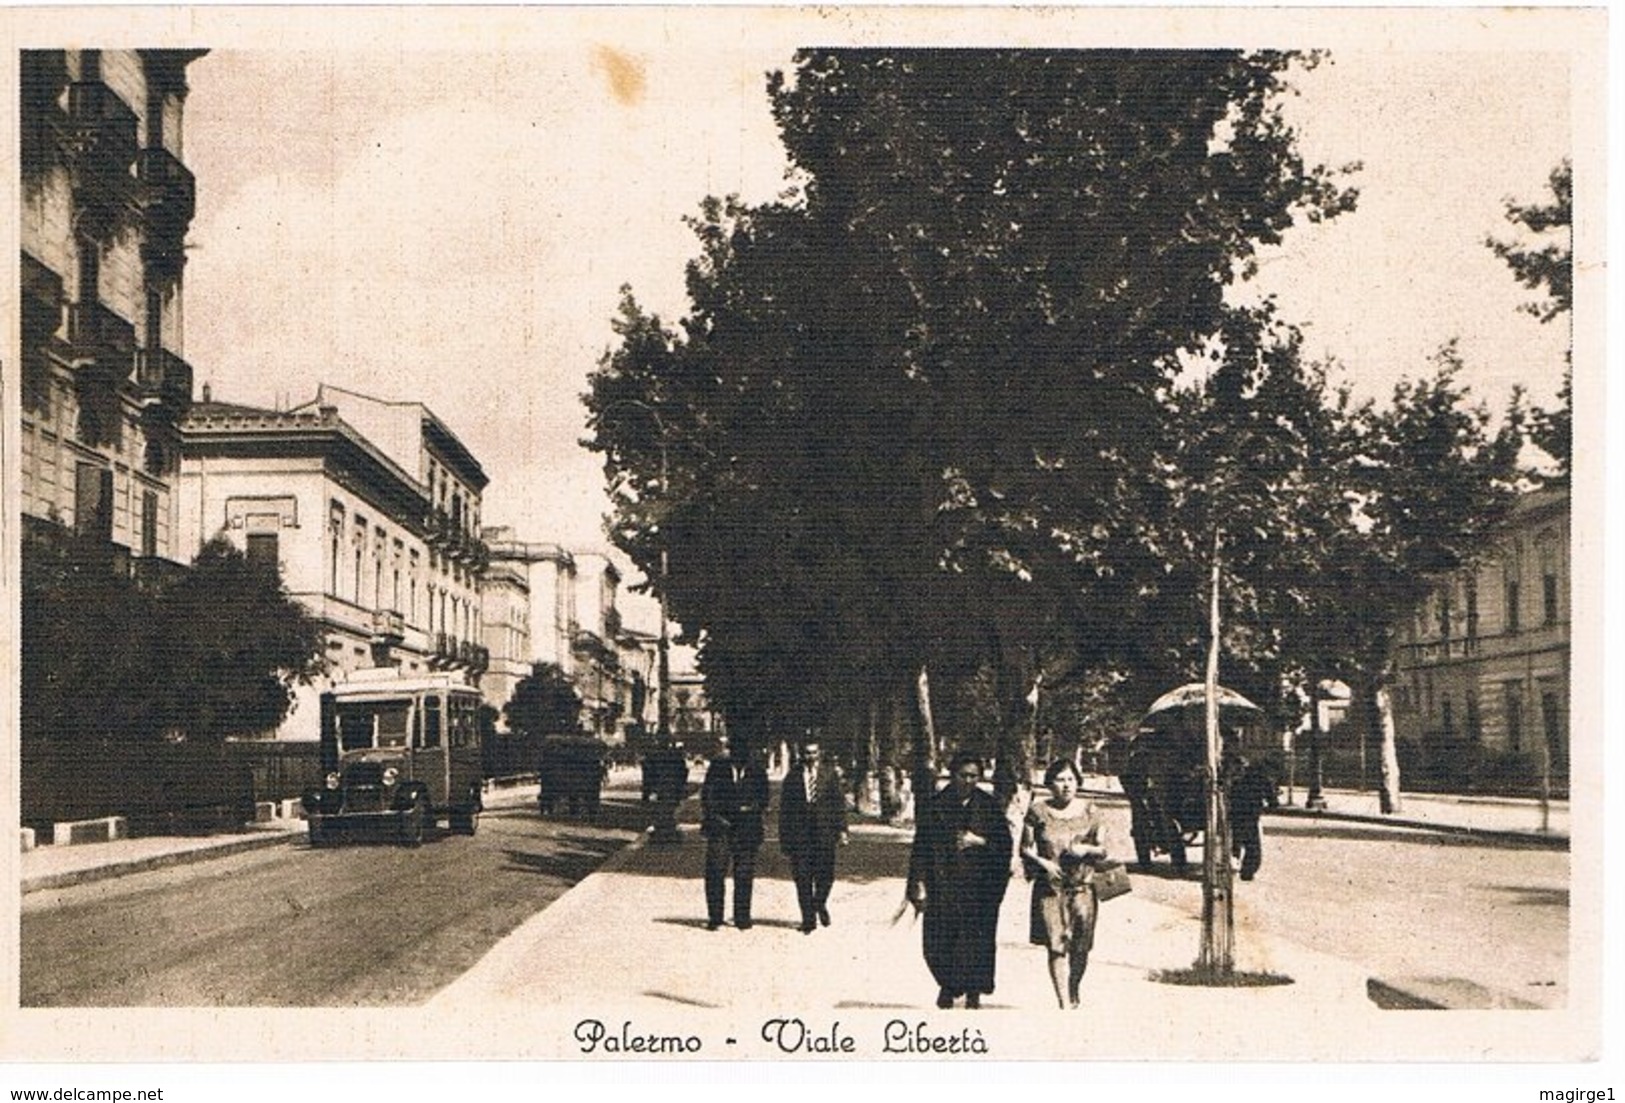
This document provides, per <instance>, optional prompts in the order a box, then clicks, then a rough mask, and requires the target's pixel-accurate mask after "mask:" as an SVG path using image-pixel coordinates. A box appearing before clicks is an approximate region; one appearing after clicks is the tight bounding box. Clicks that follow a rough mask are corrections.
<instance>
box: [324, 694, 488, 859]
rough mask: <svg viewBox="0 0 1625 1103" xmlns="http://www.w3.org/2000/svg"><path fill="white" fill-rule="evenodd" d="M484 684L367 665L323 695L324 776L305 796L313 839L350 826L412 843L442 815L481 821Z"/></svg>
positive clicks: (459, 826)
mask: <svg viewBox="0 0 1625 1103" xmlns="http://www.w3.org/2000/svg"><path fill="white" fill-rule="evenodd" d="M480 703H481V702H480V692H479V690H478V689H476V688H474V687H473V686H470V685H468V684H467V683H466V682H465V681H464V680H463V679H462V677H461V676H460V675H458V674H455V673H449V672H447V673H432V674H422V675H402V674H400V673H399V672H398V671H396V670H395V669H393V668H382V669H378V670H360V671H356V672H354V673H352V674H351V675H350V676H349V678H348V679H347V680H346V681H343V682H340V683H338V684H336V685H335V686H334V687H333V688H332V689H330V690H328V691H327V692H326V693H323V694H322V698H321V726H322V731H321V763H322V766H321V768H322V773H323V775H324V776H323V784H322V787H321V788H319V789H312V790H311V791H309V792H307V793H306V794H305V796H304V805H305V817H306V819H307V821H308V822H309V825H310V843H311V845H312V846H323V845H326V844H327V843H329V842H333V841H335V840H336V839H338V838H339V837H340V836H341V835H344V834H348V833H350V832H351V831H352V830H356V831H358V832H359V831H369V829H370V833H372V834H375V835H376V834H378V833H381V832H388V833H390V834H391V835H392V836H393V837H394V838H396V839H397V840H398V841H400V842H402V843H405V844H406V845H408V846H417V845H418V844H419V843H421V842H422V841H423V837H424V834H425V833H426V832H427V831H428V830H430V829H431V828H433V827H435V826H436V825H437V824H438V823H439V821H440V820H441V819H442V818H444V819H446V820H447V821H448V825H449V826H450V828H451V830H453V831H456V832H459V833H462V834H466V835H472V834H474V832H475V830H476V829H477V827H478V826H479V814H480V807H481V801H480V794H481V774H482V762H481V755H480V728H479V710H480Z"/></svg>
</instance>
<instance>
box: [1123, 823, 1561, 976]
mask: <svg viewBox="0 0 1625 1103" xmlns="http://www.w3.org/2000/svg"><path fill="white" fill-rule="evenodd" d="M1127 818H1128V817H1127V813H1126V811H1125V810H1123V809H1122V808H1121V807H1117V808H1114V809H1113V810H1112V812H1111V829H1112V830H1116V831H1118V832H1120V833H1119V834H1118V835H1117V838H1118V839H1119V840H1121V849H1122V850H1125V851H1128V850H1130V849H1131V848H1130V846H1129V841H1128V835H1127V831H1128V827H1127ZM1264 833H1265V839H1264V866H1263V869H1262V870H1261V871H1260V873H1259V875H1258V878H1257V879H1256V880H1254V881H1252V882H1248V883H1243V882H1240V881H1237V882H1236V915H1237V920H1238V928H1239V929H1240V931H1241V932H1242V933H1241V934H1240V935H1238V937H1245V931H1246V929H1247V928H1248V927H1253V926H1256V927H1258V928H1262V929H1266V930H1268V931H1269V932H1270V933H1271V934H1273V935H1276V936H1278V937H1281V938H1285V939H1288V940H1291V941H1293V942H1297V943H1299V944H1301V945H1304V946H1307V947H1310V948H1312V949H1315V950H1319V951H1320V952H1322V953H1326V954H1331V955H1334V956H1336V957H1339V958H1343V959H1344V960H1347V961H1354V962H1358V963H1360V964H1361V965H1363V966H1365V967H1366V968H1367V970H1368V971H1369V972H1370V973H1371V975H1372V976H1374V977H1379V978H1391V979H1400V978H1406V979H1414V978H1437V979H1438V980H1439V981H1441V982H1442V983H1443V985H1444V986H1446V987H1450V986H1453V987H1454V989H1455V991H1456V994H1457V995H1458V996H1465V998H1466V1000H1467V1002H1469V1003H1471V1002H1472V999H1473V995H1472V993H1473V990H1474V988H1475V987H1476V988H1477V989H1480V990H1482V992H1481V993H1480V994H1481V995H1484V994H1490V995H1497V994H1498V995H1505V996H1510V997H1512V999H1513V1000H1514V1001H1524V1002H1527V1003H1530V1004H1535V1005H1538V1006H1541V1007H1561V1006H1563V1005H1564V1004H1565V1002H1566V1000H1567V998H1568V939H1569V854H1568V852H1567V851H1565V850H1553V849H1549V848H1545V847H1537V846H1519V845H1515V844H1510V843H1505V842H1488V841H1485V840H1482V839H1473V838H1467V837H1464V836H1460V835H1443V834H1438V833H1435V832H1430V831H1416V830H1408V829H1403V828H1394V827H1389V826H1385V825H1383V824H1376V823H1354V822H1338V821H1323V822H1316V821H1313V820H1306V819H1291V818H1284V817H1266V818H1265V820H1264ZM1191 864H1192V867H1193V873H1192V879H1191V880H1187V881H1180V880H1177V879H1174V878H1173V877H1172V875H1171V871H1169V870H1168V868H1167V859H1166V858H1160V859H1158V861H1157V863H1156V864H1155V865H1154V869H1155V870H1156V875H1153V876H1139V877H1137V878H1136V881H1135V889H1136V891H1143V892H1147V893H1149V894H1151V895H1152V897H1153V898H1154V899H1156V900H1157V901H1158V902H1161V903H1168V904H1172V905H1174V906H1177V907H1179V908H1181V909H1182V910H1184V911H1186V912H1187V913H1188V914H1190V915H1192V916H1197V917H1199V916H1200V915H1201V907H1202V892H1201V884H1200V881H1199V880H1197V878H1199V877H1200V870H1201V850H1200V849H1196V850H1193V851H1192V852H1191ZM1193 950H1194V947H1193ZM1513 1005H1514V1006H1515V1004H1513Z"/></svg>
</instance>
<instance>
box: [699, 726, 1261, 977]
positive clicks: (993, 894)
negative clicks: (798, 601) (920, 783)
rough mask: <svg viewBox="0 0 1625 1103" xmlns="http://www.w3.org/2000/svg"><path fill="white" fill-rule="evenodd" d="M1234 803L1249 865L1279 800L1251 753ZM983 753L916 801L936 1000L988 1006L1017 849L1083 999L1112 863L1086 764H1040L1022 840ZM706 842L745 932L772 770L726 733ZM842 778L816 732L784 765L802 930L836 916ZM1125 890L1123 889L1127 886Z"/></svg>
mask: <svg viewBox="0 0 1625 1103" xmlns="http://www.w3.org/2000/svg"><path fill="white" fill-rule="evenodd" d="M1233 768H1234V769H1235V770H1236V771H1237V777H1238V779H1239V778H1245V779H1246V780H1245V781H1244V782H1242V781H1238V784H1237V785H1236V786H1235V790H1236V796H1235V798H1233V800H1232V804H1231V816H1232V823H1233V824H1234V825H1235V826H1236V828H1237V833H1236V836H1235V845H1236V847H1237V853H1238V856H1240V857H1241V858H1242V877H1243V879H1251V877H1252V876H1253V874H1254V873H1256V871H1257V869H1258V863H1259V838H1258V828H1257V812H1258V811H1260V810H1262V808H1263V807H1264V806H1265V805H1266V803H1267V802H1268V801H1271V800H1272V799H1273V796H1274V793H1273V784H1272V783H1271V781H1270V780H1269V779H1268V777H1267V776H1266V775H1265V774H1264V773H1263V772H1262V771H1260V770H1257V769H1248V766H1247V764H1246V763H1245V761H1244V760H1238V761H1236V762H1234V763H1233ZM984 771H985V764H984V763H983V761H982V759H981V758H980V757H979V756H978V755H975V754H971V753H968V752H961V753H959V754H956V755H955V756H954V757H953V759H952V761H951V762H950V763H949V770H948V783H947V784H946V785H944V786H943V787H942V788H941V789H940V790H938V791H937V792H936V793H935V794H932V795H931V796H929V797H928V798H926V799H925V800H924V801H922V802H921V805H920V806H919V808H918V809H917V811H916V829H915V834H914V842H913V847H912V849H911V851H910V857H909V868H908V878H907V885H906V899H907V902H908V904H909V905H912V906H913V908H914V909H915V912H916V913H917V914H918V915H920V916H921V917H923V923H922V928H923V948H924V954H925V964H926V967H927V968H928V969H929V970H930V972H931V976H932V977H933V978H934V979H935V981H936V983H937V986H938V990H937V1000H936V1003H937V1006H938V1007H939V1008H943V1009H948V1008H951V1007H954V1006H956V1004H957V1003H958V1002H959V1001H963V1006H964V1007H966V1008H970V1009H974V1008H979V1007H980V1006H981V1001H982V997H983V996H986V995H988V994H990V993H991V992H992V991H993V982H994V964H995V956H996V952H997V944H998V920H999V908H1000V906H1001V904H1002V903H1003V902H1004V895H1005V890H1006V888H1007V886H1008V883H1009V878H1010V872H1011V858H1012V855H1013V854H1016V855H1019V857H1020V859H1021V867H1022V869H1023V871H1024V873H1025V874H1026V877H1027V879H1028V880H1029V881H1030V882H1031V885H1032V890H1031V892H1032V895H1031V903H1030V918H1029V937H1030V940H1031V941H1032V943H1033V944H1034V945H1038V946H1043V947H1044V948H1045V949H1046V951H1047V952H1048V955H1049V974H1050V981H1051V983H1052V984H1053V985H1054V989H1055V998H1056V1002H1057V1003H1058V1004H1059V1006H1060V1007H1061V1008H1063V1009H1076V1008H1077V1007H1078V1006H1079V989H1080V987H1081V985H1082V982H1083V977H1084V974H1085V972H1086V971H1087V969H1088V967H1089V953H1090V951H1091V950H1092V949H1093V948H1094V942H1095V925H1096V919H1097V917H1098V914H1099V909H1100V900H1101V899H1102V898H1103V897H1104V898H1109V896H1108V895H1107V893H1108V892H1111V891H1113V890H1109V889H1107V888H1106V885H1107V882H1108V880H1110V878H1107V877H1106V871H1107V870H1108V869H1109V868H1110V867H1117V869H1118V871H1120V869H1121V867H1120V866H1119V865H1118V864H1117V863H1115V862H1113V861H1112V860H1111V857H1110V852H1109V849H1108V846H1107V840H1106V837H1105V831H1104V828H1103V825H1102V822H1101V819H1100V816H1099V814H1098V813H1097V811H1096V809H1095V806H1094V804H1093V803H1092V802H1090V801H1088V800H1086V799H1084V798H1083V797H1082V796H1081V794H1080V789H1081V787H1082V780H1083V779H1082V775H1081V773H1080V772H1079V769H1078V766H1077V765H1076V764H1075V763H1074V762H1072V761H1071V760H1070V759H1058V760H1056V761H1055V762H1053V763H1052V764H1051V765H1050V766H1049V768H1048V769H1047V770H1046V771H1045V773H1044V785H1045V787H1046V788H1047V789H1048V794H1047V795H1042V796H1039V795H1035V797H1034V799H1033V801H1032V803H1031V805H1030V806H1029V807H1028V810H1027V813H1026V817H1025V820H1024V822H1023V824H1022V828H1021V833H1020V841H1019V850H1018V849H1017V843H1016V841H1015V839H1013V837H1012V831H1011V827H1010V821H1009V820H1008V819H1007V818H1006V816H1005V813H1004V808H1003V806H1002V804H1001V802H1000V801H999V800H998V799H997V798H995V797H994V796H993V795H992V794H990V793H988V792H987V791H986V790H984V789H983V788H982V783H983V780H984ZM700 803H701V809H702V816H701V829H702V831H703V832H704V835H705V839H706V846H705V904H706V927H707V929H709V930H713V931H714V930H717V929H719V928H720V927H722V925H723V917H724V912H725V907H724V905H725V903H726V898H727V883H728V879H729V876H730V874H731V875H732V879H733V925H734V927H735V928H736V929H738V930H742V931H743V930H749V929H750V928H751V926H752V925H753V922H752V919H751V896H752V887H753V883H754V879H755V874H756V855H757V851H758V850H759V849H760V848H761V845H762V842H763V840H764V839H765V837H766V831H765V821H766V816H767V810H768V805H769V791H768V778H767V770H766V768H765V766H764V765H763V764H762V762H761V761H760V759H759V758H757V757H754V756H750V755H736V754H734V753H732V752H731V751H730V749H729V746H728V741H727V739H726V738H725V737H724V738H722V739H721V742H720V747H719V753H718V754H717V756H716V757H715V758H714V759H713V760H712V761H711V764H710V766H709V767H708V768H707V770H706V773H705V780H704V782H703V783H702V785H701V788H700ZM846 817H847V811H846V794H845V779H844V777H843V776H842V773H841V771H840V769H839V768H838V767H837V766H836V765H835V764H834V763H833V762H832V761H830V760H829V759H828V758H827V757H826V756H825V754H824V751H823V747H822V745H821V744H820V742H819V740H818V738H817V737H816V735H810V736H809V737H808V738H807V739H806V740H805V741H804V742H803V743H802V745H801V748H800V753H799V755H798V756H797V759H796V761H795V762H794V763H793V764H792V765H791V766H790V768H789V770H788V771H787V773H786V774H785V777H784V785H783V792H782V795H781V797H780V802H779V822H778V827H779V847H780V849H781V850H782V851H783V853H784V855H785V857H786V858H787V859H788V861H789V863H790V870H791V874H792V876H793V877H794V880H795V886H796V902H797V904H798V906H799V908H800V911H801V925H800V930H801V932H802V933H803V934H812V933H813V932H814V931H815V930H817V929H818V928H819V927H828V926H829V925H830V923H831V916H830V911H829V897H830V889H831V887H832V886H833V884H834V882H835V867H836V857H837V853H838V851H839V848H840V847H841V845H842V844H844V843H845V842H846V841H847V819H846ZM1115 891H1123V890H1122V889H1117V890H1115Z"/></svg>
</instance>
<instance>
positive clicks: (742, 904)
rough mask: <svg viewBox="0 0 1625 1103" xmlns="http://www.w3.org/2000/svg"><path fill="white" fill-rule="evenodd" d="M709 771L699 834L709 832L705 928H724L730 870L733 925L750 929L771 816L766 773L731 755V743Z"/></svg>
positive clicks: (703, 789) (703, 788)
mask: <svg viewBox="0 0 1625 1103" xmlns="http://www.w3.org/2000/svg"><path fill="white" fill-rule="evenodd" d="M720 742H721V751H720V753H719V754H718V756H717V757H716V758H714V759H712V761H711V765H710V767H709V768H708V769H707V770H706V771H705V781H704V782H703V783H701V785H700V809H701V820H700V830H701V831H703V832H704V833H705V911H706V927H707V928H708V929H709V930H713V931H714V930H716V929H717V928H718V927H720V926H722V910H723V902H724V900H725V898H726V893H727V882H728V870H729V869H730V868H732V870H733V879H734V926H735V927H737V928H738V929H739V930H741V931H748V930H750V927H751V919H750V894H751V885H752V883H753V882H754V880H755V877H756V851H757V850H758V849H759V848H760V847H761V845H762V836H763V830H762V817H763V816H764V815H766V813H767V801H768V796H767V771H766V770H764V769H762V766H761V764H760V763H759V762H756V761H755V760H753V759H751V758H749V757H748V756H745V755H735V754H732V753H731V752H730V750H729V747H728V740H727V738H726V737H723V738H722V739H721V740H720Z"/></svg>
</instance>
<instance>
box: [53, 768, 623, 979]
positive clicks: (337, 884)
mask: <svg viewBox="0 0 1625 1103" xmlns="http://www.w3.org/2000/svg"><path fill="white" fill-rule="evenodd" d="M609 797H610V799H609V800H608V801H607V802H606V805H605V807H604V809H603V810H602V811H601V813H600V815H599V817H598V819H597V820H596V821H595V822H592V823H588V822H586V821H583V820H575V819H570V818H562V819H549V820H544V819H542V818H541V817H540V816H538V815H537V812H536V809H535V807H534V805H532V804H525V805H520V806H517V807H512V808H506V809H500V810H495V811H488V812H487V813H486V814H485V815H484V816H483V817H482V818H481V822H480V828H479V833H478V834H477V835H476V836H474V837H472V838H470V837H467V836H460V835H449V834H448V835H438V836H437V837H434V838H433V839H431V840H430V841H429V842H427V843H425V844H424V845H423V846H422V847H421V848H419V849H417V850H409V849H405V848H402V847H398V846H395V845H393V844H384V843H378V844H363V845H355V846H346V847H339V848H331V849H325V848H324V849H321V850H313V849H311V848H310V847H309V846H308V844H306V843H305V842H304V840H303V839H301V840H299V841H298V842H295V843H293V844H291V845H285V846H280V847H276V848H273V849H270V850H260V851H254V852H251V853H246V854H238V855H234V856H231V857H227V858H221V859H218V860H215V861H210V862H204V863H200V864H197V865H191V866H185V867H178V868H172V869H165V870H157V871H153V872H150V873H142V874H136V875H133V876H129V877H123V878H119V879H117V880H112V881H101V882H96V883H93V884H86V885H80V886H76V887H73V888H66V889H57V890H49V891H44V892H39V893H33V894H30V895H29V896H27V897H25V898H24V900H23V914H22V955H21V960H22V970H21V973H22V977H21V980H22V1003H23V1005H24V1006H87V1007H119V1006H301V1007H321V1006H369V1005H380V1004H389V1003H396V1002H405V1003H419V1002H421V1001H423V1000H424V999H426V998H428V996H430V995H431V994H432V993H434V992H435V991H437V990H439V989H440V988H441V987H443V986H444V985H446V984H447V983H449V982H450V981H451V980H453V979H454V978H456V977H458V976H460V975H461V974H462V973H464V972H465V971H467V970H468V969H469V968H470V967H471V966H472V965H473V964H474V963H475V962H476V961H477V960H479V958H480V957H481V956H482V955H483V954H484V953H485V952H486V951H487V950H488V949H489V948H490V947H491V946H492V945H494V944H495V943H496V942H497V941H498V940H500V939H501V938H502V937H503V936H504V935H506V934H507V933H509V932H510V931H511V930H513V928H514V927H516V926H518V925H519V924H520V923H521V922H523V921H524V920H525V919H527V918H529V917H530V916H531V915H533V914H534V913H535V912H537V911H539V910H541V909H542V908H545V907H546V906H547V905H548V904H550V903H552V902H553V901H554V900H555V899H557V898H558V897H559V896H560V895H562V894H563V893H564V892H565V891H567V890H568V889H569V888H570V887H571V886H572V885H574V884H576V882H578V881H580V880H581V879H582V878H583V877H585V876H586V875H587V874H588V873H590V872H591V871H592V870H594V869H596V868H597V867H598V866H599V865H600V864H601V863H602V862H603V860H604V859H605V858H606V857H607V856H608V855H610V854H611V853H613V852H614V851H615V850H617V849H619V848H620V847H622V846H624V845H625V844H626V843H628V842H630V841H631V840H632V839H633V838H635V837H636V835H637V832H638V831H639V830H640V829H641V828H642V827H643V826H644V824H645V822H646V819H645V817H646V812H645V811H644V809H643V808H642V807H640V806H639V805H638V804H637V803H636V793H635V792H633V791H631V790H628V789H621V790H616V791H612V792H611V793H610V794H609Z"/></svg>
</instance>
